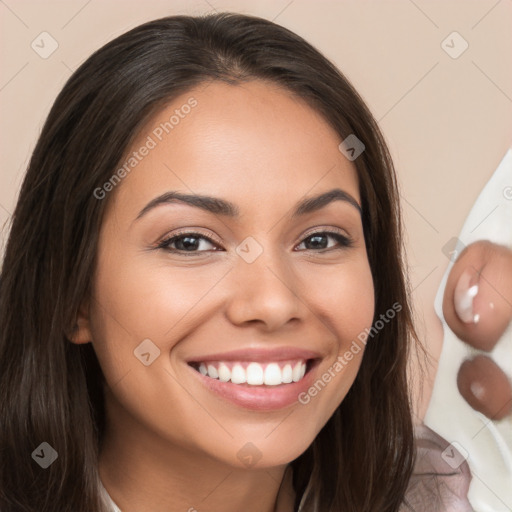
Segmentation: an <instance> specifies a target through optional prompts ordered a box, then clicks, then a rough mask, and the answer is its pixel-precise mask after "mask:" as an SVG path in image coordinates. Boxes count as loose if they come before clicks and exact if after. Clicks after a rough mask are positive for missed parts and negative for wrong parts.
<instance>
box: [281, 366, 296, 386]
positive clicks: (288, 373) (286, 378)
mask: <svg viewBox="0 0 512 512" xmlns="http://www.w3.org/2000/svg"><path fill="white" fill-rule="evenodd" d="M281 378H282V380H283V383H284V384H290V382H292V380H293V372H292V365H291V364H285V365H284V368H283V371H282V377H281Z"/></svg>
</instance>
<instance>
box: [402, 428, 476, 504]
mask: <svg viewBox="0 0 512 512" xmlns="http://www.w3.org/2000/svg"><path fill="white" fill-rule="evenodd" d="M415 440H416V462H415V465H414V471H413V474H412V476H411V479H410V480H409V486H408V488H407V492H406V495H405V499H404V503H403V505H402V507H401V508H400V512H409V511H413V512H472V511H473V508H472V507H471V504H470V503H469V500H468V497H467V495H468V490H469V483H470V481H471V472H470V469H469V465H468V463H467V461H466V460H464V458H463V457H462V455H461V454H460V453H459V452H458V451H457V450H456V448H454V447H453V446H452V445H450V443H449V442H448V441H447V440H446V439H444V438H442V437H441V436H440V435H439V434H437V433H436V432H434V431H433V430H432V429H430V428H428V427H427V426H426V425H424V424H421V425H418V426H416V427H415Z"/></svg>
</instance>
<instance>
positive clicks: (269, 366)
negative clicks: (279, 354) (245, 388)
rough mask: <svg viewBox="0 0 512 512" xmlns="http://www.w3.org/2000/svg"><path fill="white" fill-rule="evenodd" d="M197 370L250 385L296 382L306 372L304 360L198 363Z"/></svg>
mask: <svg viewBox="0 0 512 512" xmlns="http://www.w3.org/2000/svg"><path fill="white" fill-rule="evenodd" d="M196 368H197V369H198V371H199V372H200V373H201V374H202V375H205V376H208V377H211V378H212V379H218V380H220V381H221V382H228V381H231V382H232V383H233V384H245V383H247V384H249V385H251V386H261V385H262V384H264V385H266V386H279V385H280V384H290V383H291V382H298V381H299V380H301V379H302V378H303V377H304V375H305V373H306V361H303V360H298V361H292V362H281V363H277V362H273V363H265V364H260V363H256V362H251V363H249V364H247V363H242V362H237V363H232V362H229V363H228V362H216V363H200V364H199V366H198V367H196Z"/></svg>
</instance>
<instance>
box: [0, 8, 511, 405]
mask: <svg viewBox="0 0 512 512" xmlns="http://www.w3.org/2000/svg"><path fill="white" fill-rule="evenodd" d="M212 10H218V11H222V10H233V11H237V12H242V13H250V14H256V15H259V16H262V17H265V18H268V19H270V20H274V21H276V22H277V23H279V24H281V25H284V26H286V27H288V28H290V29H291V30H293V31H295V32H297V33H298V34H300V35H301V36H303V37H304V38H305V39H307V40H308V41H309V42H311V43H312V44H313V45H315V46H316V47H317V48H318V49H320V50H321V51H322V52H323V53H324V54H326V55H327V57H329V58H330V59H332V60H333V61H334V62H335V63H336V64H337V65H338V67H339V68H340V69H341V70H342V71H343V72H344V73H345V75H346V76H347V77H348V78H349V80H351V81H352V83H353V84H354V85H355V87H356V88H357V89H358V90H359V92H360V93H361V94H362V96H363V98H364V99H365V100H366V102H367V103H368V105H369V107H370V109H371V110H372V111H373V113H374V115H375V117H376V119H377V120H378V121H379V124H380V126H381V128H382V130H383V132H384V134H385V136H386V138H387V140H388V143H389V146H390V149H391V152H392V155H393V157H394V160H395V165H396V167H397V171H398V175H399V180H400V183H401V193H402V198H403V204H402V207H403V212H404V220H405V223H406V228H407V239H406V243H407V247H408V258H409V265H410V278H411V282H412V286H413V288H414V292H413V297H414V301H415V308H416V311H417V317H418V329H419V332H420V335H421V337H422V339H423V340H425V342H426V343H427V344H428V345H429V350H430V352H431V353H432V354H433V356H434V357H435V358H437V357H438V355H439V351H440V346H441V345H440V344H441V337H440V335H441V332H442V331H441V328H440V324H439V322H438V321H437V317H436V316H435V313H434V310H433V301H434V296H435V293H436V291H437V288H438V286H439V283H440V280H441V277H442V275H443V273H444V271H445V269H446V267H447V264H448V259H447V257H446V256H445V255H444V253H443V252H442V247H443V246H444V245H445V244H446V242H447V241H448V240H449V239H450V238H452V237H453V236H456V235H457V234H458V233H459V230H460V228H461V226H462V223H463V221H464V219H465V217H466V215H467V213H468V212H469V210H470V208H471V206H472V204H473V203H474V201H475V199H476V197H477V195H478V193H479V192H480V190H481V189H482V187H483V186H484V184H485V183H486V182H487V180H488V179H489V177H490V176H491V174H492V173H493V171H494V170H495V168H496V167H497V165H498V163H499V162H500V160H501V158H502V157H503V155H504V154H505V152H506V150H507V149H508V148H509V147H510V146H511V145H512V123H511V122H510V120H511V119H512V66H511V65H510V63H511V62H512V30H511V29H512V27H511V22H512V0H498V1H497V0H489V1H487V0H485V1H484V0H478V1H476V0H466V1H441V0H439V1H426V0H414V1H413V0H395V1H377V0H374V1H347V0H341V1H324V2H313V1H306V0H293V1H290V0H281V1H274V2H271V1H268V0H267V1H258V2H256V1H249V0H246V1H241V0H231V1H228V0H226V1H224V0H208V1H206V0H200V1H199V0H198V1H190V2H185V1H176V0H167V1H156V0H150V1H144V2H142V1H140V2H136V1H120V0H116V1H114V0H108V1H105V0H103V1H100V0H89V1H87V0H80V1H75V0H73V1H71V0H67V1H60V2H57V1H48V2H44V3H43V2H36V1H21V0H18V1H14V0H0V23H1V31H0V34H1V35H0V38H1V45H0V56H1V61H0V62H1V74H0V109H1V118H0V129H1V138H0V141H1V142H0V144H1V146H0V151H1V156H2V160H1V170H0V225H3V224H4V222H5V221H7V220H8V219H9V216H10V212H12V211H13V209H14V205H15V200H16V196H17V193H18V190H19V187H20V185H21V181H22V178H23V174H24V172H25V169H26V165H27V163H28V159H29V157H30V154H31V151H32V149H33V147H34V145H35V142H36V139H37V137H38V134H39V132H40V129H41V127H42V124H43V122H44V120H45V117H46V115H47V113H48V111H49V109H50V107H51V104H52V102H53V101H54V99H55V97H56V95H57V94H58V92H59V91H60V89H61V88H62V87H63V85H64V83H65V81H66V80H67V79H68V78H69V76H70V74H71V73H72V71H73V70H75V69H76V68H77V67H78V66H79V65H80V64H81V63H82V62H83V61H84V60H85V59H86V58H87V57H88V56H89V55H90V54H91V53H92V52H93V51H94V50H96V49H97V48H99V47H100V46H102V45H103V44H105V43H106V42H108V41H109V40H111V39H112V38H114V37H115V36H118V35H120V34H121V33H123V32H125V31H127V30H128V29H130V28H132V27H134V26H136V25H138V24H140V23H142V22H145V21H148V20H150V19H154V18H158V17H163V16H167V15H170V14H180V13H185V14H202V13H206V12H210V11H212ZM43 31H46V32H48V33H49V34H51V36H52V37H53V38H54V39H55V40H56V41H57V43H58V45H59V46H58V49H57V50H56V51H55V52H54V53H53V54H52V55H51V56H50V57H49V58H47V59H43V58H41V57H40V56H39V55H38V54H37V53H36V52H35V51H34V50H33V49H32V48H31V43H32V41H34V40H35V39H36V38H37V37H38V36H39V34H41V32H43ZM453 31H457V32H458V33H459V34H460V35H461V36H462V37H463V38H464V40H466V41H467V43H468V45H469V46H468V49H467V50H466V51H465V52H464V53H462V54H461V55H460V56H459V57H458V58H456V59H454V58H452V57H450V56H449V55H448V54H447V53H446V52H445V51H444V49H443V47H442V46H441V44H442V42H443V40H445V39H446V38H447V36H448V35H449V34H451V33H452V32H453ZM453 41H454V42H453V43H451V42H450V39H448V42H447V44H449V45H452V46H453V49H452V50H451V51H452V52H453V51H455V50H457V49H459V48H461V46H460V44H461V43H460V42H458V41H457V40H456V39H454V40H453ZM491 210H492V207H490V208H489V211H491ZM482 221H483V222H485V220H484V219H482ZM3 238H5V231H4V232H3ZM427 398H428V387H427V389H426V394H425V397H424V399H423V405H421V406H420V407H419V414H422V411H423V410H424V409H425V404H426V399H427Z"/></svg>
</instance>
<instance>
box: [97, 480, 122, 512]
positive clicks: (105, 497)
mask: <svg viewBox="0 0 512 512" xmlns="http://www.w3.org/2000/svg"><path fill="white" fill-rule="evenodd" d="M99 482H100V491H101V494H102V496H103V501H104V502H105V504H106V505H107V507H110V509H111V510H110V512H121V509H120V508H119V507H118V506H117V505H116V504H115V503H114V500H113V499H112V498H111V497H110V494H109V493H108V492H107V489H105V486H104V485H103V483H102V481H101V480H100V481H99Z"/></svg>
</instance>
